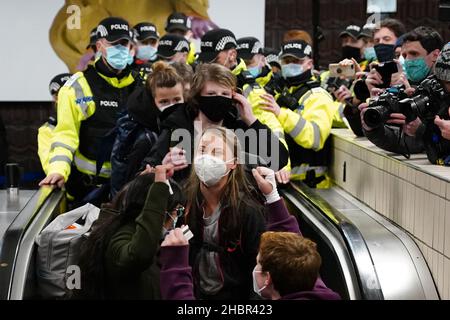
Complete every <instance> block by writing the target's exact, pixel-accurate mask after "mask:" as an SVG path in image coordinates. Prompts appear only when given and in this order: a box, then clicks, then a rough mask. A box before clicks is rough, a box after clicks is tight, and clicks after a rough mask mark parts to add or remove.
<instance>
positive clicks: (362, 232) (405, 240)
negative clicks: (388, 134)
mask: <svg viewBox="0 0 450 320" xmlns="http://www.w3.org/2000/svg"><path fill="white" fill-rule="evenodd" d="M282 195H283V197H284V198H285V200H286V203H287V205H288V207H289V210H290V212H291V213H292V214H295V215H296V216H297V218H298V220H299V223H300V228H301V230H302V233H303V234H304V236H305V237H308V238H311V239H312V240H314V241H315V242H316V243H317V245H318V250H319V252H320V254H321V256H322V270H321V276H322V278H323V280H324V282H325V283H326V284H327V285H328V286H329V287H330V288H332V289H333V290H335V291H336V292H338V293H339V294H341V296H342V297H343V298H346V299H352V300H353V299H367V300H397V299H402V300H403V299H405V300H437V299H439V294H438V292H437V290H436V286H435V283H434V281H433V278H432V276H431V272H430V270H429V268H428V266H427V264H426V262H425V259H424V257H423V255H422V253H421V252H420V250H419V248H418V247H417V245H416V243H415V242H414V241H413V240H412V239H411V237H410V236H409V235H408V234H407V233H406V232H405V231H404V230H402V229H401V228H399V227H398V226H396V225H394V224H393V223H392V222H390V221H389V220H387V219H386V218H384V217H382V216H381V215H379V214H378V213H376V212H374V211H373V210H371V209H370V208H368V207H367V206H365V205H364V204H362V203H360V202H359V201H358V200H357V199H355V198H353V197H351V196H350V195H349V194H348V193H346V192H345V191H343V190H342V189H340V188H338V187H332V188H330V189H326V190H319V189H311V188H309V187H307V186H305V185H304V184H302V183H291V186H290V187H289V188H288V189H285V190H282Z"/></svg>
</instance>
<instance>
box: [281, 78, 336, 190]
mask: <svg viewBox="0 0 450 320" xmlns="http://www.w3.org/2000/svg"><path fill="white" fill-rule="evenodd" d="M304 85H306V84H302V85H299V86H293V87H290V88H288V92H289V93H291V94H295V92H296V91H297V90H299V89H300V88H301V87H302V86H304ZM279 96H280V94H278V95H277V96H276V97H275V98H276V99H278V98H279ZM281 107H282V108H281V111H280V114H279V115H278V120H279V121H280V123H281V125H282V126H283V129H284V131H285V132H286V133H287V134H288V137H287V141H288V145H289V150H290V154H291V162H292V171H291V179H292V180H304V179H305V176H306V173H307V171H308V170H310V169H314V170H315V175H316V177H320V176H324V175H326V161H327V152H328V151H327V150H322V149H323V148H324V146H325V145H326V141H327V139H328V137H329V135H330V132H331V126H332V123H333V116H334V114H335V113H336V107H335V106H334V104H333V99H332V97H331V96H330V94H329V93H328V92H327V91H326V90H324V89H323V88H321V87H319V86H317V87H313V88H310V89H309V90H307V91H305V93H304V94H303V95H302V96H301V97H300V98H299V99H298V107H297V109H296V110H291V109H288V108H286V107H283V106H281ZM328 186H329V179H328V176H326V179H325V180H324V181H322V182H321V183H320V184H318V185H317V187H319V188H321V187H322V188H324V187H328Z"/></svg>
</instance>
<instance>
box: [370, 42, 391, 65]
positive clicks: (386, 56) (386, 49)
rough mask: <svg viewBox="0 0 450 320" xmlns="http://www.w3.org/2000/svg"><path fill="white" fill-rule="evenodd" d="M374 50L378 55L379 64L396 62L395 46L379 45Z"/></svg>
mask: <svg viewBox="0 0 450 320" xmlns="http://www.w3.org/2000/svg"><path fill="white" fill-rule="evenodd" d="M373 48H374V49H375V52H376V54H377V59H378V62H387V61H392V60H394V57H395V46H394V45H393V44H377V45H375V46H374V47H373Z"/></svg>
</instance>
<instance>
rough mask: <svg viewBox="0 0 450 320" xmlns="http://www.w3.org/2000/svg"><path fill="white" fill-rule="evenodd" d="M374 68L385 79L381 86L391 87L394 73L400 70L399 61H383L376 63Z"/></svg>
mask: <svg viewBox="0 0 450 320" xmlns="http://www.w3.org/2000/svg"><path fill="white" fill-rule="evenodd" d="M374 68H375V70H377V71H378V73H379V74H380V76H381V79H382V80H383V83H382V84H381V86H380V88H389V87H390V86H391V78H392V75H393V74H394V73H397V72H398V66H397V63H396V62H395V61H388V62H383V63H380V64H377V65H375V66H374Z"/></svg>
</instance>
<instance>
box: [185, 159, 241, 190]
mask: <svg viewBox="0 0 450 320" xmlns="http://www.w3.org/2000/svg"><path fill="white" fill-rule="evenodd" d="M231 161H233V159H231V160H230V161H227V162H231ZM227 162H225V161H223V160H222V159H220V158H217V157H213V156H211V155H209V154H204V155H201V156H198V157H197V158H195V159H194V169H195V173H196V174H197V177H198V178H199V179H200V181H201V182H203V183H204V184H205V185H206V186H207V187H211V186H214V185H216V184H217V183H218V182H219V181H220V179H222V178H223V177H224V176H226V175H227V174H228V173H229V172H230V170H228V168H227Z"/></svg>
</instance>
